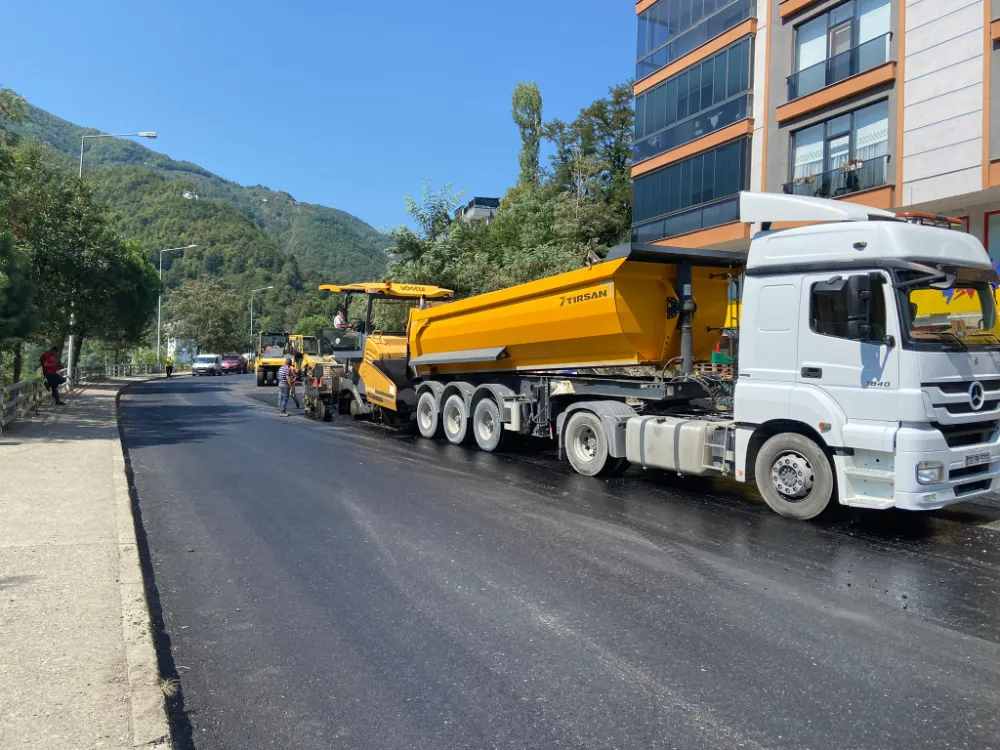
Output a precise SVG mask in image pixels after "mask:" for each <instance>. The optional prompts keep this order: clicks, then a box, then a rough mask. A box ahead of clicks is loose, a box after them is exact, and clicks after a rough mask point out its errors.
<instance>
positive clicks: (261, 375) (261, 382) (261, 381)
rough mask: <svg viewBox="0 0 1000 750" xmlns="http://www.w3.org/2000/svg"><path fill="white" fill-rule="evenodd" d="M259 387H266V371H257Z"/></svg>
mask: <svg viewBox="0 0 1000 750" xmlns="http://www.w3.org/2000/svg"><path fill="white" fill-rule="evenodd" d="M257 387H258V388H263V387H264V373H263V372H258V373H257Z"/></svg>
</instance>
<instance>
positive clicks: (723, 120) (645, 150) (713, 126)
mask: <svg viewBox="0 0 1000 750" xmlns="http://www.w3.org/2000/svg"><path fill="white" fill-rule="evenodd" d="M750 117H753V97H752V96H751V95H750V94H748V93H743V94H740V95H739V96H737V97H735V98H733V99H730V100H729V101H726V102H722V103H721V104H719V105H718V106H715V107H711V108H709V109H706V110H704V111H702V112H698V113H697V114H695V115H694V116H692V117H688V118H687V119H686V120H681V121H680V122H678V123H676V124H674V125H671V126H670V127H669V128H665V129H664V130H661V131H660V132H658V133H656V134H654V135H650V136H646V137H645V138H643V139H642V140H640V141H636V143H635V145H634V146H633V147H632V160H633V162H636V163H638V162H640V161H642V160H644V159H649V158H650V157H653V156H657V155H658V154H662V153H664V152H665V151H670V150H671V149H675V148H677V147H678V146H683V145H684V144H685V143H690V142H691V141H693V140H696V139H698V138H701V137H702V136H705V135H708V134H709V133H714V132H715V131H716V130H722V128H727V127H729V126H730V125H733V124H735V123H737V122H739V121H740V120H746V119H748V118H750Z"/></svg>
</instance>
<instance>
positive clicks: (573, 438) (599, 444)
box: [563, 411, 623, 477]
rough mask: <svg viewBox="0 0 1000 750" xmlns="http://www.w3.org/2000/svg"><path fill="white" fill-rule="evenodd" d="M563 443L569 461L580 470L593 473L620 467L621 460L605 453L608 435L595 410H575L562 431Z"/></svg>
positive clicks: (593, 474) (601, 473) (584, 473)
mask: <svg viewBox="0 0 1000 750" xmlns="http://www.w3.org/2000/svg"><path fill="white" fill-rule="evenodd" d="M563 446H564V447H565V449H566V457H567V458H568V459H569V462H570V464H571V465H572V466H573V468H574V469H576V471H577V472H578V473H580V474H583V475H584V476H588V477H596V476H599V475H603V474H609V473H613V472H614V471H617V470H619V469H620V468H621V467H622V465H623V462H622V461H620V460H619V459H617V458H613V457H612V456H611V455H610V454H609V453H608V436H607V435H605V434H604V425H602V424H601V420H600V419H599V418H598V417H597V415H596V414H593V413H591V412H589V411H578V412H575V413H574V414H573V416H572V417H570V418H569V422H567V423H566V428H565V430H564V431H563Z"/></svg>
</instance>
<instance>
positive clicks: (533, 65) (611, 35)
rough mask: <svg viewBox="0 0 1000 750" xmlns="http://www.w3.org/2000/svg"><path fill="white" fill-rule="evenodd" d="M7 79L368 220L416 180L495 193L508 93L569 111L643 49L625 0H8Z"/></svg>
mask: <svg viewBox="0 0 1000 750" xmlns="http://www.w3.org/2000/svg"><path fill="white" fill-rule="evenodd" d="M6 5H7V7H6V8H5V9H4V25H5V27H6V28H5V29H4V34H3V39H4V41H3V44H2V45H0V85H2V86H6V87H8V88H13V89H15V90H17V91H18V92H19V93H21V94H22V95H23V96H25V97H26V98H27V99H29V100H30V101H31V102H32V103H33V104H36V105H38V106H40V107H42V108H44V109H47V110H49V111H50V112H52V113H53V114H56V115H58V116H60V117H63V118H65V119H67V120H71V121H73V122H76V123H78V124H80V125H87V126H91V127H96V128H100V129H102V130H105V131H108V132H133V131H137V130H147V129H149V130H156V131H158V132H159V133H160V138H159V140H157V141H153V142H150V141H144V143H146V144H149V145H152V146H153V147H155V148H156V149H158V150H161V151H163V152H164V153H166V154H169V155H170V156H172V157H173V158H175V159H186V160H188V161H192V162H195V163H196V164H200V165H201V166H203V167H206V168H207V169H210V170H212V171H213V172H216V173H217V174H219V175H221V176H223V177H226V178H228V179H231V180H236V181H238V182H241V183H244V184H263V185H267V186H268V187H270V188H274V189H280V190H287V191H288V192H290V193H291V194H292V195H293V196H295V198H297V199H298V200H306V201H310V202H314V203H323V204H326V205H329V206H334V207H337V208H341V209H344V210H345V211H349V212H351V213H353V214H355V215H357V216H360V217H361V218H363V219H365V220H366V221H368V222H369V223H371V224H373V225H375V226H376V227H379V228H381V227H387V226H395V225H396V224H399V223H401V222H403V221H404V220H405V215H404V213H403V195H404V194H410V195H413V196H416V195H418V194H419V192H420V187H421V183H422V181H423V180H425V179H426V180H430V181H431V182H433V183H434V184H435V185H443V184H446V183H449V182H450V183H453V184H454V186H455V188H456V189H462V190H465V191H466V192H467V193H468V195H469V196H471V195H483V196H500V195H502V194H503V192H504V190H505V189H506V188H507V187H508V186H509V185H511V184H512V183H513V182H514V181H515V180H516V176H517V150H518V146H519V139H518V134H517V130H516V128H515V127H514V124H513V123H512V122H511V119H510V93H511V91H512V89H513V88H514V85H515V84H516V83H517V82H518V81H519V80H534V81H536V82H537V83H538V85H539V87H540V89H541V92H542V96H543V99H544V103H545V117H546V119H550V118H552V117H561V118H564V119H566V118H572V117H573V116H574V115H575V113H576V112H577V111H578V110H579V109H580V108H581V107H583V106H585V105H587V104H589V103H590V102H591V101H593V100H594V99H596V98H598V97H600V96H602V95H603V94H604V93H605V92H606V91H607V89H608V87H609V86H611V85H613V84H615V83H618V82H621V81H624V80H627V79H628V78H629V77H630V76H631V75H632V73H633V70H634V64H635V23H636V22H635V9H634V8H635V6H634V3H633V2H631V1H630V0H618V1H617V2H615V1H614V0H500V1H499V2H489V3H487V2H478V1H477V0H447V2H446V1H445V0H420V1H419V2H417V1H414V0H384V1H383V2H376V1H375V0H288V1H287V2H274V0H271V1H270V2H264V1H263V0H167V1H166V2H148V1H147V2H142V1H141V0H140V1H138V2H136V1H135V0H132V1H130V2H125V0H118V1H117V2H113V1H112V0H88V2H87V3H85V4H81V3H79V2H68V0H45V1H44V2H41V1H35V0H32V2H21V3H14V2H11V3H7V4H6Z"/></svg>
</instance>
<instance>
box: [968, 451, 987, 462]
mask: <svg viewBox="0 0 1000 750" xmlns="http://www.w3.org/2000/svg"><path fill="white" fill-rule="evenodd" d="M989 462H990V452H989V451H985V452H983V453H972V454H970V455H968V456H966V457H965V465H966V466H982V465H983V464H988V463H989Z"/></svg>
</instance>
